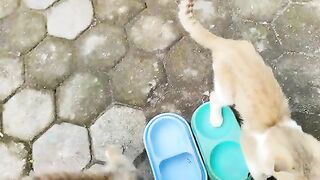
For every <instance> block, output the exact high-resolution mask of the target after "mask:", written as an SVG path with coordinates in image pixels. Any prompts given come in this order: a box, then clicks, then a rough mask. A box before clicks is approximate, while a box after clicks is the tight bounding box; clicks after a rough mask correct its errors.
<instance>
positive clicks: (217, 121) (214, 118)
mask: <svg viewBox="0 0 320 180" xmlns="http://www.w3.org/2000/svg"><path fill="white" fill-rule="evenodd" d="M210 123H211V125H212V126H213V127H220V126H221V125H222V123H223V117H222V114H221V112H219V114H218V113H211V114H210Z"/></svg>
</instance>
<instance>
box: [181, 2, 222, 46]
mask: <svg viewBox="0 0 320 180" xmlns="http://www.w3.org/2000/svg"><path fill="white" fill-rule="evenodd" d="M193 5H194V2H193V0H181V2H180V4H179V19H180V23H181V24H182V26H183V28H184V29H185V30H186V31H187V32H188V33H189V34H190V36H191V37H192V38H193V39H194V40H195V41H196V42H197V43H199V44H200V45H202V46H203V47H205V48H208V49H215V46H218V45H219V43H218V42H217V41H219V40H223V38H221V37H218V36H216V35H214V34H213V33H211V32H210V31H209V30H208V29H206V28H205V27H203V26H202V25H201V24H200V22H199V21H198V20H196V19H195V17H194V14H193Z"/></svg>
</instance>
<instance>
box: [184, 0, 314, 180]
mask: <svg viewBox="0 0 320 180" xmlns="http://www.w3.org/2000/svg"><path fill="white" fill-rule="evenodd" d="M179 9H180V10H179V19H180V22H181V24H182V26H183V27H184V29H185V30H186V31H187V32H188V33H189V34H190V36H191V37H192V38H193V39H194V40H195V41H196V42H197V43H199V44H200V45H202V46H203V47H205V48H208V49H210V50H211V51H212V56H213V70H214V88H215V89H214V91H213V92H212V93H211V94H210V108H211V109H210V115H211V117H210V121H211V123H212V125H213V126H215V127H219V126H221V125H222V123H223V119H222V115H221V107H222V106H226V105H235V108H236V110H237V111H238V112H239V114H240V116H241V117H242V118H243V119H244V121H243V125H242V130H241V131H242V132H241V146H242V150H243V152H244V155H245V159H246V162H247V165H248V168H249V170H250V172H251V175H252V176H253V178H254V179H255V180H261V179H267V178H268V177H271V176H274V177H276V178H277V179H301V180H302V179H310V180H316V179H318V180H319V179H320V143H319V142H318V141H317V140H316V139H315V138H314V137H312V136H311V135H308V134H306V133H304V132H302V130H301V127H300V126H298V125H297V124H296V123H295V121H293V120H292V119H291V117H290V109H289V105H288V101H287V99H286V97H285V95H284V94H283V92H282V90H281V88H280V86H279V84H278V82H277V81H276V79H275V77H274V75H273V73H272V70H271V68H270V67H268V66H267V65H266V64H265V63H264V61H263V59H262V57H261V56H260V55H259V54H258V53H257V52H256V50H255V48H254V47H253V45H252V44H251V43H250V42H248V41H245V40H232V39H224V38H222V37H218V36H216V35H214V34H212V33H210V32H209V31H208V30H207V29H205V28H204V27H203V26H202V25H201V24H200V23H199V21H197V20H196V19H195V18H194V14H193V0H181V3H180V5H179ZM231 171H232V170H231Z"/></svg>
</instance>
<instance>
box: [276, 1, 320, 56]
mask: <svg viewBox="0 0 320 180" xmlns="http://www.w3.org/2000/svg"><path fill="white" fill-rule="evenodd" d="M319 12H320V6H319V4H317V3H308V4H305V5H298V4H294V5H291V6H290V7H289V8H288V9H287V10H286V11H285V12H284V14H283V15H282V16H280V17H279V18H278V19H277V20H276V21H275V24H276V30H277V32H278V33H279V37H280V39H281V40H282V43H283V45H284V48H286V49H288V50H291V51H296V52H301V51H303V52H308V53H318V54H319V53H320V46H319V44H320V29H319V28H318V27H319V26H320V21H319V18H320V13H319Z"/></svg>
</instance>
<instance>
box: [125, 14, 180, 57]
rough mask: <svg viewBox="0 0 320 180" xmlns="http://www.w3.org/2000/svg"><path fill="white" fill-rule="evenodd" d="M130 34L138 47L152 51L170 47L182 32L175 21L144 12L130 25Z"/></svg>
mask: <svg viewBox="0 0 320 180" xmlns="http://www.w3.org/2000/svg"><path fill="white" fill-rule="evenodd" d="M128 36H129V38H130V40H131V41H132V42H133V43H134V44H135V46H136V47H138V48H140V49H143V50H145V51H149V52H152V51H155V50H163V49H166V48H167V47H169V46H170V45H171V44H172V43H173V42H174V41H175V40H177V39H178V38H179V37H180V33H179V31H178V29H177V27H176V25H175V24H174V21H172V20H165V19H164V18H162V17H160V16H153V15H148V14H147V13H143V14H141V15H140V16H139V17H137V18H136V19H135V20H134V21H133V24H132V25H130V27H129V29H128Z"/></svg>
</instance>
